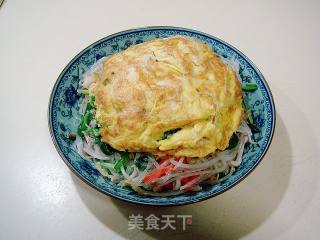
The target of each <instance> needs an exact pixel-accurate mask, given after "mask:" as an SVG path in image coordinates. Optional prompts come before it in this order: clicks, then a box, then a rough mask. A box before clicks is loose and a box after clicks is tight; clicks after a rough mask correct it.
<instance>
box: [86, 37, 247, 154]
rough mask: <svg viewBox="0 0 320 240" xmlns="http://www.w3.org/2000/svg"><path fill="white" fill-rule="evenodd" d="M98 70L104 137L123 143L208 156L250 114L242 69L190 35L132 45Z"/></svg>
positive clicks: (94, 90) (120, 146)
mask: <svg viewBox="0 0 320 240" xmlns="http://www.w3.org/2000/svg"><path fill="white" fill-rule="evenodd" d="M92 78H93V84H91V86H90V89H89V92H90V95H93V96H95V106H96V109H97V111H96V120H97V121H98V123H99V125H100V134H101V137H102V141H103V142H105V143H107V144H109V145H111V146H112V147H113V148H115V149H117V150H120V151H125V150H127V151H129V152H149V153H152V154H155V155H158V156H162V155H173V156H188V157H204V156H206V155H208V154H210V153H214V152H215V151H216V150H224V149H225V148H226V147H228V144H229V139H230V137H231V136H232V134H233V133H234V132H235V131H236V129H237V128H238V127H239V125H240V123H241V122H242V120H243V118H244V110H243V107H242V91H241V85H240V82H239V79H237V76H236V74H235V72H234V71H233V70H232V68H231V67H230V66H228V65H226V64H224V63H223V62H222V60H221V59H220V57H219V56H218V55H217V54H216V53H214V52H213V51H212V49H211V48H210V47H209V46H208V45H206V44H205V43H202V42H200V41H199V40H195V39H192V38H189V37H184V36H173V37H169V38H163V39H155V40H151V41H147V42H144V43H141V44H137V45H134V46H131V47H129V48H128V49H126V50H124V51H122V52H119V53H116V54H113V55H111V56H108V57H106V58H104V59H103V61H102V62H101V67H100V69H99V70H96V71H93V73H92Z"/></svg>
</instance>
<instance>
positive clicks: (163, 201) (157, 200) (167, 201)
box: [49, 28, 275, 205]
mask: <svg viewBox="0 0 320 240" xmlns="http://www.w3.org/2000/svg"><path fill="white" fill-rule="evenodd" d="M172 29H173V30H172ZM172 29H170V30H169V29H166V28H160V29H157V28H155V29H150V28H148V29H144V30H137V31H136V32H134V33H137V35H140V36H142V35H144V34H145V39H144V40H145V41H146V40H148V37H150V36H151V37H150V38H154V37H157V35H156V34H157V33H165V34H163V36H159V38H161V39H162V38H163V37H167V36H168V35H169V36H175V35H180V34H181V33H182V34H181V35H187V36H188V37H193V38H196V39H198V40H200V41H202V42H206V43H207V44H208V45H209V46H210V47H212V46H213V48H214V50H216V52H217V53H218V54H219V56H220V57H221V58H222V60H223V61H224V62H227V63H228V64H229V63H230V62H231V63H232V64H231V65H234V63H235V64H237V63H238V64H239V63H240V64H239V66H240V68H239V69H238V70H236V73H237V74H239V75H240V77H241V80H242V82H243V83H245V82H248V78H245V77H248V73H245V74H246V75H247V76H245V75H244V72H243V71H244V69H250V68H244V67H252V64H251V63H250V62H248V61H247V62H241V61H239V59H237V58H236V57H239V56H240V57H241V58H243V56H242V55H241V54H239V52H237V51H236V50H234V49H232V48H231V47H230V46H228V45H225V43H223V44H222V45H223V47H226V46H227V47H228V48H229V50H230V49H231V50H232V51H233V52H231V53H228V51H225V52H224V53H222V54H221V48H220V49H219V48H217V46H219V44H221V43H222V42H221V41H220V40H216V39H214V38H212V37H211V36H207V35H204V34H202V33H198V32H194V31H191V30H185V29H175V28H172ZM141 33H142V34H141ZM177 33H180V34H177ZM130 34H131V36H132V32H130V31H129V32H127V33H122V34H120V35H118V37H120V36H121V37H122V38H127V39H130ZM137 35H136V36H137ZM164 35H166V36H164ZM116 37H117V36H116ZM116 37H115V38H116ZM115 38H113V39H115ZM120 39H121V38H118V39H117V41H118V42H119V40H120ZM131 39H132V38H131ZM171 39H174V37H171ZM183 39H185V38H183ZM109 40H110V38H109ZM138 40H139V39H136V40H135V41H136V43H139V42H138ZM120 41H121V40H120ZM141 41H142V40H141ZM157 41H160V42H161V40H154V42H157ZM102 42H103V41H102ZM102 42H101V43H102ZM105 42H108V38H107V39H106V41H105ZM151 42H152V41H151ZM126 43H128V41H124V47H125V48H127V47H126ZM213 43H215V45H213ZM108 44H109V45H108V46H109V47H110V46H111V47H113V46H114V45H112V41H109V42H108ZM97 45H99V43H96V46H97ZM118 46H119V45H118ZM133 48H134V47H133ZM215 48H216V49H215ZM88 49H89V50H90V48H88ZM93 49H95V50H97V49H98V48H93ZM224 50H225V49H224ZM128 51H130V48H129V49H128ZM219 51H220V52H219ZM115 52H117V51H115ZM90 54H92V53H90ZM94 54H95V56H97V55H99V54H97V52H95V53H94ZM228 54H229V56H228ZM232 54H234V56H232ZM119 55H120V54H119ZM83 56H85V54H83V55H82V56H81V57H80V59H82V60H83V61H85V60H86V59H85V58H84V57H83ZM230 56H231V57H234V59H230ZM102 57H103V56H102ZM96 58H97V57H96ZM100 58H101V57H100ZM110 58H112V57H110ZM77 59H79V58H77ZM77 59H76V60H77ZM96 60H97V59H95V61H92V62H93V63H94V62H97V61H96ZM230 60H231V61H230ZM241 60H242V59H241ZM228 64H227V65H224V64H222V66H225V67H226V69H228V68H229V67H228ZM246 64H247V65H249V66H247V65H246ZM70 65H72V64H70ZM88 65H89V66H90V67H91V66H92V65H93V64H92V63H89V64H88ZM229 65H230V64H229ZM68 67H69V69H68V70H70V69H72V68H70V66H68ZM77 67H78V70H79V69H80V68H79V65H77ZM230 69H231V68H230ZM87 70H88V67H87V68H86V69H84V71H82V72H81V74H79V72H78V76H77V77H78V79H77V81H76V80H75V79H74V82H76V83H77V84H79V77H80V76H79V75H81V76H82V75H83V73H84V72H86V71H87ZM118 70H119V69H118ZM120 70H121V69H120ZM230 72H231V73H233V71H230ZM250 74H251V75H252V76H253V77H254V78H252V79H254V81H255V82H256V83H257V86H258V90H257V91H256V92H258V93H259V94H258V95H260V96H259V97H261V96H262V98H263V97H264V96H263V94H262V95H261V92H262V93H265V90H268V89H267V88H266V85H262V84H261V82H263V84H264V81H263V80H262V81H261V79H262V78H261V77H262V76H261V75H259V74H258V75H255V74H257V72H253V73H250V72H249V75H250ZM62 75H63V76H64V77H67V78H69V79H70V75H69V76H68V75H66V74H65V73H63V74H62ZM241 75H242V76H241ZM231 76H235V74H233V75H231ZM252 76H251V77H252ZM60 77H61V76H60ZM257 77H258V78H257ZM259 77H260V79H259ZM252 79H251V81H250V82H251V86H254V85H252V83H254V81H252ZM70 80H71V81H72V79H70ZM259 80H260V82H259ZM60 86H62V85H60ZM247 87H250V85H248V86H247ZM77 88H78V87H77ZM77 88H75V87H72V86H69V88H67V90H68V91H67V92H65V96H68V97H66V100H67V102H68V101H69V100H71V101H73V100H74V102H73V106H72V108H71V113H70V112H67V114H70V115H73V114H77V113H76V111H77V110H78V111H79V109H77V106H76V104H75V103H76V102H77V103H78V102H79V98H78V96H77V94H76V89H77ZM54 90H55V92H57V88H56V89H54ZM100 90H101V88H100ZM58 92H59V91H58ZM71 92H72V96H69V93H71ZM93 92H95V91H93ZM256 92H255V93H253V94H252V95H253V96H254V95H257V94H256ZM268 93H269V92H268ZM239 96H241V95H239ZM268 96H270V94H269V95H268ZM268 96H267V97H268ZM52 99H53V101H51V103H50V104H51V105H50V107H51V109H52V105H54V104H53V103H54V99H57V97H56V96H53V97H52ZM240 99H241V98H240ZM265 99H267V100H268V102H267V104H264V103H265V102H264V101H261V100H259V104H261V105H263V107H265V106H266V107H267V108H268V109H267V110H271V111H269V112H267V113H271V114H270V115H269V116H268V114H265V115H264V116H263V117H268V118H269V119H268V121H269V122H268V123H271V124H270V125H269V127H270V129H268V128H264V126H262V125H263V124H261V122H259V120H260V119H258V118H257V115H254V114H253V118H254V120H258V127H259V128H260V127H261V126H262V128H261V129H260V130H261V131H260V132H259V133H258V134H257V136H255V138H257V144H256V146H255V147H249V148H250V149H249V150H251V151H252V153H253V152H256V153H259V151H258V152H257V151H255V150H256V149H257V148H258V149H259V150H262V153H264V152H265V150H266V147H267V145H269V143H270V140H271V136H272V133H273V127H274V120H275V119H274V114H273V113H274V108H273V102H272V99H271V98H265ZM270 99H271V100H270ZM100 100H101V99H100ZM256 102H257V101H256ZM270 103H271V105H270ZM74 106H75V107H74ZM249 106H250V103H249ZM73 107H74V109H73ZM270 107H271V108H270ZM238 109H240V111H239V112H240V114H239V116H240V117H239V119H241V115H242V112H241V111H242V107H239V108H238ZM73 110H74V112H73ZM184 110H185V109H183V111H184ZM250 111H251V112H253V113H254V111H253V109H252V110H251V109H250ZM60 112H61V116H63V115H64V116H63V117H66V115H67V114H66V112H65V111H61V110H60ZM50 119H53V120H54V114H52V111H49V120H50ZM53 122H54V121H53ZM78 122H79V121H78ZM75 123H76V121H74V122H73V124H75ZM264 123H265V122H264ZM53 125H54V124H53ZM63 125H64V124H63ZM50 126H51V130H52V128H53V127H52V125H50ZM236 127H237V126H236ZM242 127H243V125H242ZM62 128H63V127H62ZM69 128H70V129H66V127H64V129H65V131H64V132H68V131H69V133H70V132H72V131H70V130H72V129H71V128H74V126H71V127H69ZM60 129H61V122H60ZM62 130H63V129H62ZM170 130H172V129H170ZM270 130H271V131H270ZM161 131H164V132H166V129H165V128H164V129H161ZM233 131H234V130H233ZM233 131H231V132H230V133H229V134H230V135H232V132H233ZM64 134H66V133H64ZM162 134H163V132H162ZM55 136H56V135H54V140H55V141H56V140H57V138H55ZM126 136H127V135H126ZM64 137H65V135H64ZM102 137H103V136H102ZM157 137H158V136H157ZM249 137H250V136H249V135H248V136H247V138H249ZM259 138H260V139H259ZM173 139H174V138H173ZM261 139H263V140H267V141H266V142H263V144H262V142H261ZM69 140H70V139H69ZM69 140H66V142H68V144H69V147H68V149H70V150H71V151H70V154H69V155H75V154H76V153H75V151H74V150H75V149H74V147H72V143H71V141H69ZM227 140H228V141H227V143H228V142H229V138H227ZM247 140H248V139H247ZM255 140H256V139H255ZM125 141H126V142H128V141H127V140H125ZM129 142H130V141H129ZM174 142H175V141H173V143H174ZM110 143H111V142H110ZM140 143H141V142H139V144H140ZM260 144H262V147H261V145H260ZM120 145H121V144H120ZM172 146H174V144H173V145H170V144H169V147H172ZM226 146H227V144H225V145H224V146H222V147H221V149H222V150H223V149H224V148H225V147H226ZM113 147H116V148H117V146H116V145H113ZM139 147H141V145H139ZM142 147H144V145H142ZM183 148H184V149H183ZM183 148H182V149H183V151H184V154H185V153H186V152H189V153H191V154H193V155H191V156H192V157H193V156H196V157H199V156H200V157H203V156H202V155H201V154H204V153H203V152H202V151H201V149H202V148H199V149H200V150H199V151H195V150H193V151H190V144H189V146H188V147H184V146H183ZM60 149H61V148H60ZM60 149H59V150H60ZM120 150H123V149H121V148H120ZM132 150H136V149H132ZM144 150H149V149H144ZM163 150H164V151H171V152H170V153H173V155H176V156H179V151H176V150H175V148H172V149H170V148H169V149H163ZM154 151H155V149H154V148H153V149H151V150H150V152H152V153H156V152H154ZM158 151H159V150H158ZM210 151H211V152H214V151H215V149H213V150H212V149H211V150H210ZM71 152H72V154H71ZM248 152H249V151H248V149H245V155H247V156H248ZM180 153H181V152H180ZM209 153H210V152H209ZM63 154H64V155H67V154H65V153H63ZM197 154H198V155H197ZM199 154H200V155H199ZM204 155H206V154H204ZM249 155H250V154H249ZM259 155H260V156H259ZM180 156H181V155H180ZM261 156H262V155H261V152H260V153H259V154H257V155H256V157H258V158H257V159H253V161H252V162H246V161H245V160H246V158H245V157H246V156H244V163H245V165H244V166H242V167H239V169H237V171H236V172H235V174H233V175H232V176H231V177H230V178H228V179H227V180H226V181H225V182H224V183H223V184H219V185H217V186H215V187H208V188H207V189H205V190H204V191H202V192H200V193H196V194H194V195H190V196H189V195H188V196H184V195H183V196H176V197H167V198H164V197H154V198H153V199H149V198H146V197H139V196H138V195H136V194H134V192H132V191H130V189H125V192H127V194H126V196H124V195H122V196H119V195H121V194H118V196H117V197H119V198H121V199H128V198H129V199H128V200H129V201H130V200H131V201H132V198H131V199H130V197H132V196H134V197H133V198H134V199H135V200H133V202H138V203H144V204H155V205H172V204H183V203H188V202H194V201H199V200H202V199H204V198H206V197H210V196H213V195H215V194H217V193H220V192H222V191H223V190H225V189H226V186H231V185H232V184H235V182H237V179H238V180H239V179H240V178H242V177H243V176H245V175H246V174H247V173H248V172H250V171H251V170H252V169H253V166H255V165H256V164H257V163H258V162H259V161H260V160H261ZM64 157H65V156H64ZM257 160H258V161H257ZM174 161H175V160H172V159H171V160H170V162H171V163H172V164H173V165H175V166H176V167H177V164H180V166H178V167H181V164H185V163H183V162H182V161H181V162H180V163H179V162H178V161H175V162H174ZM68 163H71V164H70V165H72V167H73V168H75V167H76V168H77V169H76V171H77V172H78V173H79V172H80V173H83V172H84V171H87V170H89V166H90V169H91V171H93V169H94V166H92V165H91V164H88V163H86V164H84V162H83V161H81V165H85V167H83V166H82V167H81V170H80V168H79V166H77V163H80V161H78V160H76V163H75V162H73V161H68ZM174 163H176V164H174ZM235 164H236V163H235ZM252 164H253V165H252ZM241 168H242V169H241ZM121 170H122V169H121ZM202 170H203V169H202ZM238 170H240V172H239V171H238ZM229 171H230V170H229ZM93 172H94V174H93V173H91V175H94V176H96V174H97V173H96V172H95V171H93ZM241 172H242V173H241ZM225 175H227V173H226V172H225ZM87 176H88V175H87ZM239 177H240V178H239ZM98 179H99V180H98ZM98 179H96V180H95V184H94V185H96V186H97V185H99V184H100V185H101V180H102V179H103V178H102V179H101V178H100V177H98ZM91 180H92V179H91ZM198 180H199V179H198ZM235 180H236V181H235ZM103 181H106V180H103ZM90 182H91V184H92V181H90ZM111 185H112V187H111V188H109V189H108V190H109V192H108V193H109V194H110V192H112V190H114V189H115V188H116V189H118V188H117V187H115V185H113V184H111ZM99 188H100V187H99ZM100 190H101V188H100ZM103 191H105V189H103ZM120 192H122V193H124V190H122V191H120ZM140 193H141V192H140ZM143 193H144V192H143ZM111 195H117V194H111ZM204 196H206V197H204ZM137 199H139V200H138V201H136V200H137Z"/></svg>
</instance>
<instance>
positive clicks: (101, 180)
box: [48, 27, 276, 206]
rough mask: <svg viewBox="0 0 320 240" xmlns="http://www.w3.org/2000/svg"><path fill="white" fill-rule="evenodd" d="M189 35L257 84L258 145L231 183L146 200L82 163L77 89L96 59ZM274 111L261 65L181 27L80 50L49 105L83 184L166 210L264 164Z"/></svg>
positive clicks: (219, 188) (60, 143) (250, 101)
mask: <svg viewBox="0 0 320 240" xmlns="http://www.w3.org/2000/svg"><path fill="white" fill-rule="evenodd" d="M173 35H185V36H189V37H192V38H196V39H198V40H200V41H202V42H205V43H207V44H208V45H209V46H210V47H211V48H212V49H213V50H214V51H215V52H216V53H217V54H219V55H220V56H222V57H223V58H226V59H229V60H232V61H234V62H236V63H238V64H239V66H240V71H239V74H240V76H241V81H242V82H243V83H255V84H257V86H258V90H256V91H255V92H250V93H248V94H247V93H245V101H246V103H247V105H248V108H249V109H250V110H251V113H252V116H253V119H254V122H255V124H256V126H257V127H258V128H260V132H258V133H255V134H254V139H255V141H256V142H257V144H251V145H250V146H247V147H246V148H245V153H244V156H243V161H242V163H241V165H240V166H239V167H238V168H237V169H236V171H235V173H234V174H233V175H232V176H231V177H230V178H228V179H227V180H226V181H224V182H222V183H220V184H218V185H214V186H211V187H208V188H206V189H204V190H203V191H200V192H196V193H194V194H191V195H190V194H184V195H179V196H172V197H150V196H141V195H138V194H137V193H136V192H134V191H133V190H131V189H130V188H123V187H120V186H118V185H117V184H115V183H113V182H111V181H110V180H108V179H107V178H105V177H103V176H102V175H101V174H100V173H99V172H98V170H96V168H95V166H94V164H93V163H92V162H91V161H88V160H85V159H82V158H81V157H80V156H79V154H78V153H77V151H76V149H75V146H74V144H72V141H71V140H69V139H68V137H67V136H68V134H69V133H70V132H76V129H77V126H78V123H79V119H80V116H79V113H78V112H79V107H78V101H79V96H78V95H77V88H78V86H79V80H80V77H81V75H82V74H83V73H84V72H85V71H86V70H87V69H89V68H90V67H91V66H92V65H93V64H94V63H95V62H96V61H97V60H99V59H100V58H102V57H104V56H108V55H111V54H113V53H116V52H119V51H122V50H124V49H126V48H128V47H129V46H130V45H133V44H138V43H142V42H145V41H148V40H150V39H154V38H164V37H168V36H173ZM275 116H276V114H275V107H274V102H273V98H272V95H271V91H270V89H269V87H268V84H267V82H266V81H265V79H264V78H263V76H262V74H261V73H260V71H259V70H258V69H257V67H256V66H255V65H254V64H253V63H252V62H251V61H250V60H249V59H248V58H247V57H246V56H245V55H244V54H243V53H241V52H240V51H239V50H237V49H236V48H234V47H232V46H231V45H230V44H228V43H226V42H224V41H222V40H220V39H218V38H216V37H213V36H210V35H208V34H205V33H202V32H198V31H195V30H191V29H185V28H178V27H146V28H138V29H132V30H127V31H123V32H119V33H116V34H113V35H110V36H108V37H105V38H103V39H101V40H99V41H97V42H95V43H93V44H91V45H90V46H88V47H87V48H86V49H84V50H83V51H81V52H80V53H79V54H78V55H77V56H75V57H74V58H73V59H72V60H71V61H70V63H69V64H68V65H67V66H66V67H65V69H64V70H63V71H62V73H61V74H60V76H59V77H58V79H57V82H56V83H55V85H54V87H53V90H52V93H51V96H50V102H49V112H48V118H49V128H50V132H51V135H52V139H53V142H54V144H55V146H56V148H57V151H58V152H59V154H60V156H61V157H62V159H63V160H64V162H65V163H66V164H67V165H68V167H69V168H70V169H71V170H72V171H73V172H74V173H75V174H76V175H77V176H78V177H79V178H81V179H82V180H83V181H84V182H86V183H88V184H89V185H90V186H92V187H94V188H95V189H97V190H99V191H100V192H102V193H105V194H107V195H109V196H112V197H115V198H118V199H121V200H125V201H128V202H133V203H139V204H145V205H156V206H167V205H182V204H189V203H195V202H199V201H201V200H204V199H208V198H211V197H214V196H216V195H218V194H221V193H223V192H224V191H226V190H228V189H230V188H232V187H233V186H235V185H236V184H237V183H239V182H240V181H241V180H243V179H244V178H245V177H246V176H247V175H248V174H249V173H250V172H251V171H252V170H253V169H254V168H255V167H256V166H257V165H258V164H259V163H260V161H261V160H262V158H263V156H264V155H265V154H266V151H267V150H268V147H269V145H270V143H271V139H272V136H273V132H274V128H275Z"/></svg>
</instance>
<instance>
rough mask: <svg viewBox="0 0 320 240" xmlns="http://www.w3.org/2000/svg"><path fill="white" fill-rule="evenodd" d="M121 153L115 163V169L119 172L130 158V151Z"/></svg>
mask: <svg viewBox="0 0 320 240" xmlns="http://www.w3.org/2000/svg"><path fill="white" fill-rule="evenodd" d="M120 154H121V158H120V159H119V160H118V162H116V164H115V165H114V170H116V171H117V172H120V171H121V167H122V166H124V167H126V166H127V161H128V160H129V153H128V152H121V153H120Z"/></svg>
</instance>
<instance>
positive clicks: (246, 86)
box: [241, 83, 258, 92]
mask: <svg viewBox="0 0 320 240" xmlns="http://www.w3.org/2000/svg"><path fill="white" fill-rule="evenodd" d="M241 88H242V90H243V91H248V92H253V91H255V90H257V89H258V86H257V84H255V83H247V84H244V85H242V87H241Z"/></svg>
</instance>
